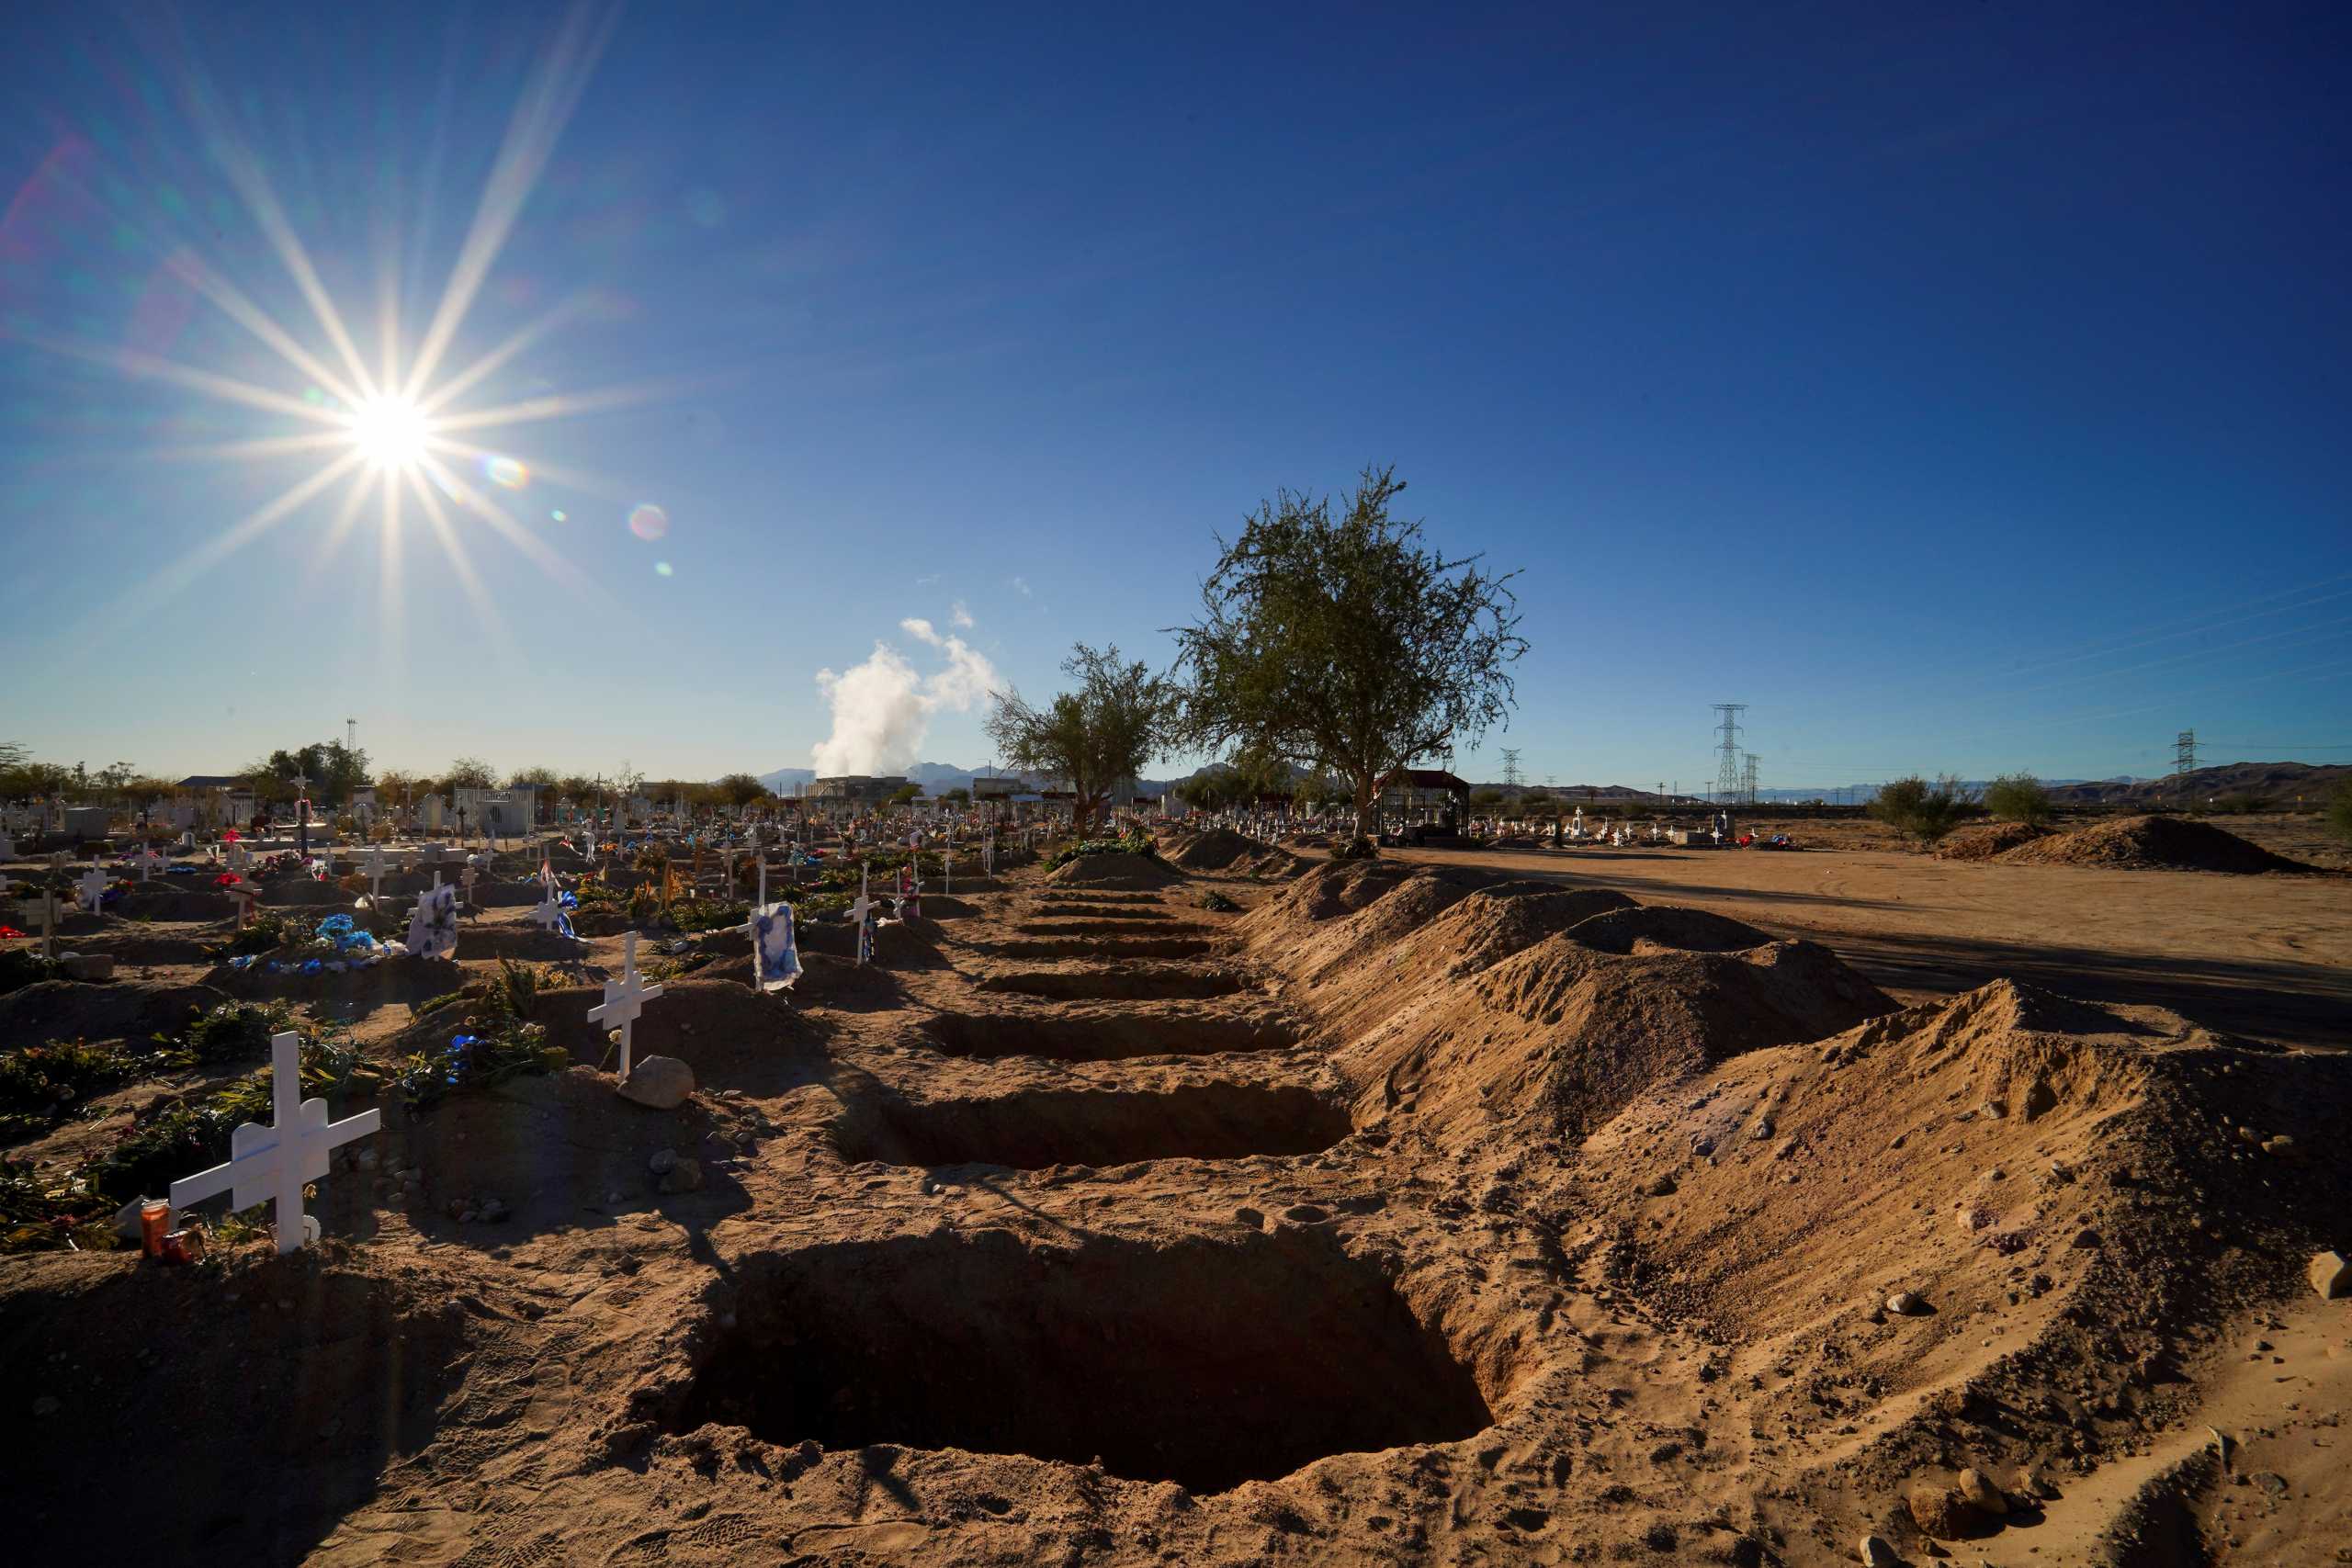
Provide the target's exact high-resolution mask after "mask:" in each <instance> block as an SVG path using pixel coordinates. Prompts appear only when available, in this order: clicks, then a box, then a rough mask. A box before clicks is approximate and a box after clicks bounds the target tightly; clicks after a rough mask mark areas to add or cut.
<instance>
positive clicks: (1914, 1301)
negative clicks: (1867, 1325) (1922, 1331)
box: [1886, 1291, 1928, 1317]
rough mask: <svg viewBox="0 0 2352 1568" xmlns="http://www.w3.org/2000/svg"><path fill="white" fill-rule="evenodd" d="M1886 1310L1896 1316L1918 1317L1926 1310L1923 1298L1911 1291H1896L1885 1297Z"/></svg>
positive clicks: (1925, 1302)
mask: <svg viewBox="0 0 2352 1568" xmlns="http://www.w3.org/2000/svg"><path fill="white" fill-rule="evenodd" d="M1886 1310H1887V1311H1889V1312H1891V1313H1893V1314H1895V1315H1896V1316H1898V1317H1918V1316H1920V1315H1922V1314H1925V1313H1926V1312H1927V1310H1928V1303H1927V1301H1926V1299H1925V1298H1923V1297H1921V1296H1920V1295H1919V1294H1918V1293H1917V1292H1912V1291H1897V1292H1894V1294H1893V1295H1891V1296H1889V1297H1887V1298H1886Z"/></svg>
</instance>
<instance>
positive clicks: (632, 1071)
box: [620, 1056, 695, 1111]
mask: <svg viewBox="0 0 2352 1568" xmlns="http://www.w3.org/2000/svg"><path fill="white" fill-rule="evenodd" d="M694 1091H695V1070H694V1069H693V1068H692V1067H690V1066H686V1064H685V1063H684V1062H681V1061H680V1060H678V1058H677V1057H675V1056H646V1057H643V1058H641V1059H639V1061H638V1062H636V1063H635V1064H634V1065H632V1066H630V1068H629V1073H628V1077H625V1078H623V1079H622V1080H621V1081H620V1096H621V1098H622V1099H623V1100H635V1101H636V1102H637V1103H638V1104H639V1105H650V1106H651V1107H652V1108H653V1109H654V1110H656V1111H675V1110H676V1109H677V1108H678V1107H679V1106H681V1105H684V1103H685V1102H686V1096H688V1095H690V1094H692V1093H694Z"/></svg>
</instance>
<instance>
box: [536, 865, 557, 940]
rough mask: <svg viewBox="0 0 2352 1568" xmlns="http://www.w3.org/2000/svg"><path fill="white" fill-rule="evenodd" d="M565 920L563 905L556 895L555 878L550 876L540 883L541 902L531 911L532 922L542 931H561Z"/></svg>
mask: <svg viewBox="0 0 2352 1568" xmlns="http://www.w3.org/2000/svg"><path fill="white" fill-rule="evenodd" d="M563 920H564V910H563V906H562V905H561V904H559V903H557V902H556V897H555V878H554V877H552V876H549V877H548V879H547V880H546V881H544V882H542V883H540V884H539V903H538V907H537V908H535V909H533V910H532V911H531V923H532V924H533V925H535V926H537V927H538V928H539V929H540V930H541V931H560V930H561V929H562V928H563Z"/></svg>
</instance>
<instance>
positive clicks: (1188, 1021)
mask: <svg viewBox="0 0 2352 1568" xmlns="http://www.w3.org/2000/svg"><path fill="white" fill-rule="evenodd" d="M922 1032H923V1033H924V1035H925V1036H927V1037H928V1038H929V1040H930V1042H931V1043H932V1044H933V1045H934V1046H936V1047H937V1048H938V1049H939V1050H941V1051H943V1052H944V1053H945V1054H947V1055H951V1056H982V1057H986V1056H1043V1057H1046V1058H1047V1059H1048V1060H1051V1061H1057V1062H1116V1061H1125V1060H1126V1059H1128V1058H1130V1057H1135V1056H1207V1055H1222V1054H1224V1053H1226V1052H1237V1051H1238V1052H1254V1051H1281V1050H1286V1049H1288V1048H1289V1047H1290V1046H1291V1045H1292V1044H1293V1043H1295V1041H1296V1039H1297V1032H1296V1031H1295V1029H1294V1028H1293V1027H1292V1026H1291V1024H1290V1023H1289V1022H1288V1021H1286V1020H1284V1019H1283V1018H1282V1017H1281V1016H1280V1015H1278V1014H1275V1013H1271V1012H1266V1011H1256V1012H1230V1011H1224V1010H1213V1009H1205V1008H1190V1007H1182V1006H1176V1007H1148V1006H1135V1007H1125V1008H1098V1009H1076V1008H1072V1009H1065V1010H1058V1011H1052V1012H943V1013H940V1014H938V1015H937V1016H935V1017H933V1018H932V1019H930V1020H928V1021H925V1023H924V1024H923V1026H922Z"/></svg>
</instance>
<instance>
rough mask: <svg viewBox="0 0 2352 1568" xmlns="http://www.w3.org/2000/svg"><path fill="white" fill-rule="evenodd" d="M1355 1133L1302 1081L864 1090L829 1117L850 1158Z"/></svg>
mask: <svg viewBox="0 0 2352 1568" xmlns="http://www.w3.org/2000/svg"><path fill="white" fill-rule="evenodd" d="M1351 1131H1352V1127H1351V1122H1350V1121H1349V1117H1348V1111H1347V1108H1346V1107H1345V1106H1344V1105H1343V1104H1341V1103H1340V1102H1339V1101H1338V1100H1335V1099H1333V1098H1332V1097H1330V1096H1329V1095H1327V1094H1323V1093H1319V1092H1317V1090H1316V1089H1311V1088H1308V1087H1307V1086H1306V1085H1303V1084H1268V1083H1233V1082H1223V1083H1196V1084H1178V1085H1172V1086H1170V1087H1168V1088H1165V1089H1118V1088H1102V1089H1094V1088H1084V1089H1080V1088H1056V1089H1020V1090H1016V1091H1014V1092H1012V1093H1009V1094H1001V1095H989V1096H985V1097H980V1098H974V1099H963V1100H910V1099H907V1098H903V1097H901V1096H899V1095H897V1094H891V1093H887V1092H885V1093H877V1094H873V1095H867V1096H861V1097H860V1098H858V1099H857V1100H854V1101H853V1102H852V1103H851V1104H850V1106H849V1108H848V1109H847V1110H845V1111H843V1112H842V1115H841V1116H840V1117H839V1118H838V1119H837V1120H836V1121H835V1122H834V1123H833V1129H832V1136H833V1146H834V1148H835V1149H836V1150H837V1151H838V1152H839V1153H840V1155H841V1156H842V1160H843V1161H845V1162H846V1163H849V1164H852V1165H855V1164H858V1163H861V1162H863V1161H866V1160H879V1161H881V1162H883V1163H885V1164H888V1165H906V1166H922V1167H924V1168H933V1169H936V1168H943V1167H947V1166H958V1165H994V1166H1007V1167H1010V1168H1013V1169H1016V1170H1039V1169H1043V1168H1046V1167H1047V1166H1055V1165H1071V1166H1093V1167H1097V1168H1107V1167H1112V1166H1121V1165H1131V1164H1135V1163H1136V1162H1138V1161H1142V1160H1157V1159H1242V1158H1247V1157H1249V1156H1253V1155H1272V1156H1296V1155H1311V1154H1319V1153H1321V1152H1322V1151H1323V1150H1325V1149H1328V1148H1329V1147H1330V1146H1331V1145H1334V1144H1336V1143H1338V1142H1339V1141H1340V1139H1342V1138H1344V1137H1346V1136H1347V1135H1348V1134H1349V1133H1350V1132H1351Z"/></svg>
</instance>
